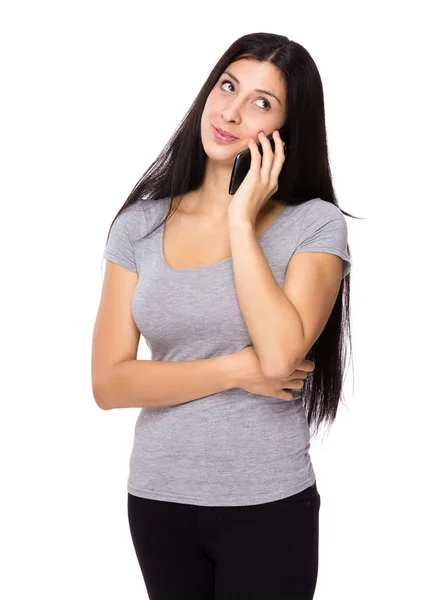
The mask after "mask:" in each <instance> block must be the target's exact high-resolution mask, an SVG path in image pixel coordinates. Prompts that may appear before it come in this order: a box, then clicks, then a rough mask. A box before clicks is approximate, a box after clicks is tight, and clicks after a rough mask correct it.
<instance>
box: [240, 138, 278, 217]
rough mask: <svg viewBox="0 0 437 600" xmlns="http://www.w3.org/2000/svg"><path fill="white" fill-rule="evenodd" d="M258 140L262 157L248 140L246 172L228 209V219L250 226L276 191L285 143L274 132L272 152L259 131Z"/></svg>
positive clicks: (253, 143) (254, 143)
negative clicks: (248, 166) (248, 155)
mask: <svg viewBox="0 0 437 600" xmlns="http://www.w3.org/2000/svg"><path fill="white" fill-rule="evenodd" d="M258 137H259V140H260V142H261V144H262V149H263V155H262V156H261V154H260V152H259V150H258V147H257V145H256V142H255V141H254V140H253V139H252V138H251V139H250V141H249V148H250V154H251V161H250V169H249V171H248V172H247V175H246V177H245V178H244V179H243V181H242V182H241V184H240V186H239V187H238V190H237V191H236V192H235V194H234V196H233V197H232V200H231V202H230V204H229V208H228V216H229V219H228V220H231V219H236V220H239V221H241V220H243V221H244V220H245V221H249V222H250V223H251V224H252V225H253V226H254V227H255V223H256V217H257V215H258V213H259V211H260V210H261V208H262V207H263V206H264V204H265V203H266V202H267V200H268V199H269V198H271V197H272V196H273V194H275V193H276V192H277V191H278V177H279V173H280V172H281V169H282V165H283V164H284V161H285V153H284V145H285V144H284V142H283V141H282V139H281V137H280V135H279V133H278V131H277V130H275V131H274V132H273V140H274V142H275V151H274V152H273V150H272V147H271V145H270V141H269V140H268V139H267V136H266V135H264V134H263V133H261V132H260V133H259V134H258ZM261 161H262V164H261Z"/></svg>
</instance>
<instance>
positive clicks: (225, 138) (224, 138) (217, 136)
mask: <svg viewBox="0 0 437 600" xmlns="http://www.w3.org/2000/svg"><path fill="white" fill-rule="evenodd" d="M212 130H213V133H214V137H215V139H216V140H217V141H218V142H222V143H228V144H229V142H234V141H235V140H238V138H236V137H232V136H225V135H223V134H221V133H220V132H219V131H218V129H216V128H215V127H214V125H213V126H212Z"/></svg>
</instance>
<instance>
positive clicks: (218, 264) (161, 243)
mask: <svg viewBox="0 0 437 600" xmlns="http://www.w3.org/2000/svg"><path fill="white" fill-rule="evenodd" d="M170 200H171V196H169V197H167V198H165V200H164V216H166V215H167V213H168V207H169V205H170ZM287 208H288V205H286V206H284V208H283V209H282V211H281V212H280V213H279V215H278V216H277V217H276V219H275V220H274V221H273V222H272V223H270V225H269V226H268V227H267V229H266V230H265V231H263V233H262V234H261V235H260V236H259V238H258V241H259V242H261V240H262V239H263V238H264V237H265V236H266V235H267V234H268V233H269V232H270V231H271V230H272V229H273V228H274V226H275V225H276V224H277V223H278V221H280V219H281V217H282V216H283V214H284V213H285V212H286V210H287ZM164 226H165V223H163V224H162V225H161V226H160V227H159V235H158V236H157V242H158V246H159V253H158V254H159V257H160V260H161V263H162V264H163V265H164V267H165V268H166V269H167V271H170V272H171V273H187V272H188V273H189V272H193V271H200V270H201V269H203V270H204V269H208V268H214V267H216V268H217V267H221V266H222V265H225V266H226V265H227V264H228V263H229V262H231V261H232V256H228V258H224V259H223V260H219V261H218V262H215V263H208V264H207V265H199V266H198V267H189V268H187V269H173V267H171V266H170V265H169V264H168V262H167V261H166V259H165V256H164V249H163V246H164Z"/></svg>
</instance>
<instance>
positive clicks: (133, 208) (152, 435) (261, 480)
mask: <svg viewBox="0 0 437 600" xmlns="http://www.w3.org/2000/svg"><path fill="white" fill-rule="evenodd" d="M169 203H170V197H167V198H161V199H158V200H150V199H148V200H140V201H139V202H137V203H135V204H133V205H130V206H129V207H128V208H127V209H125V211H124V212H122V213H121V214H120V215H119V216H118V217H117V219H116V220H115V222H114V225H113V227H112V230H111V233H110V238H109V240H108V244H107V246H106V248H105V253H104V257H105V258H106V259H108V260H110V261H112V262H115V263H117V264H119V265H121V266H123V267H125V268H127V269H129V270H131V271H134V272H135V273H138V275H139V280H138V284H137V286H136V288H135V290H134V293H133V299H132V314H133V318H134V321H135V323H136V325H137V327H138V329H139V331H140V332H141V334H142V335H143V336H144V339H145V340H146V343H147V345H148V346H149V348H150V350H151V359H152V360H161V361H188V360H200V359H206V358H211V357H215V356H221V355H223V354H231V353H233V352H237V351H238V350H241V349H242V348H245V347H246V346H249V345H252V341H251V339H250V337H249V333H248V330H247V328H246V324H245V322H244V320H243V317H242V314H241V312H240V308H239V304H238V299H237V295H236V290H235V281H234V273H233V268H232V264H233V263H232V258H228V259H225V260H222V261H220V262H217V263H213V264H208V265H204V266H200V267H194V268H191V269H177V270H176V269H173V268H171V267H170V266H169V265H168V264H167V262H166V261H165V259H164V256H163V252H162V239H163V229H164V226H163V225H161V226H160V227H159V228H158V229H157V230H156V231H154V232H153V233H152V234H151V235H149V236H148V237H146V238H145V239H142V240H141V239H140V238H141V237H142V236H143V235H144V234H145V233H146V232H148V231H151V230H152V229H153V228H154V227H155V226H156V225H157V224H158V223H160V222H161V221H162V219H163V218H164V216H165V214H166V211H167V208H168V207H169ZM260 244H261V247H262V250H263V252H264V255H265V256H266V259H267V261H268V263H269V265H270V268H271V270H272V272H273V275H274V277H275V279H276V281H277V282H278V284H279V285H280V287H281V288H282V287H283V284H284V279H285V274H286V268H287V265H288V262H289V260H290V258H291V257H292V256H293V254H297V253H298V252H308V251H314V252H329V253H332V254H336V255H338V256H340V257H341V258H342V259H343V277H344V276H345V275H346V273H348V272H349V270H350V268H351V257H350V256H349V254H348V251H347V247H346V245H347V224H346V220H345V217H344V215H343V214H342V212H341V211H340V210H339V209H338V208H337V207H336V206H335V205H333V204H331V203H329V202H325V201H324V200H321V199H320V198H314V199H312V200H308V201H306V202H305V203H303V204H301V205H299V206H287V207H286V208H285V210H284V211H283V212H282V213H281V214H280V215H279V216H278V217H277V218H276V220H275V221H273V223H272V224H271V225H270V226H269V227H268V229H267V230H266V231H265V232H264V233H263V234H262V235H261V237H260ZM260 318H262V315H260ZM294 393H295V395H296V398H297V399H295V400H280V399H278V398H273V397H272V398H269V397H267V396H261V395H258V394H251V393H249V392H246V391H245V390H243V389H240V388H233V389H231V390H228V391H224V392H217V393H215V394H211V395H210V396H205V397H203V398H199V399H196V400H192V401H190V402H185V403H183V404H177V405H174V406H162V407H151V408H142V409H141V410H140V413H139V415H138V418H137V421H136V424H135V430H134V442H133V448H132V453H131V456H130V463H129V467H130V472H129V478H128V482H127V489H128V491H129V492H130V493H131V494H133V495H134V496H139V497H142V498H151V499H154V500H165V501H169V502H179V503H182V504H194V505H198V506H244V505H254V504H261V503H264V502H272V501H274V500H279V499H281V498H285V497H287V496H290V495H292V494H297V493H298V492H300V491H302V490H304V489H305V488H307V487H309V486H311V485H312V484H313V483H314V482H315V480H316V476H315V473H314V470H313V466H312V463H311V458H310V455H309V449H310V432H309V428H308V424H307V420H306V417H305V413H304V408H303V404H302V397H301V392H300V391H299V390H294Z"/></svg>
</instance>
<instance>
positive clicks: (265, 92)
mask: <svg viewBox="0 0 437 600" xmlns="http://www.w3.org/2000/svg"><path fill="white" fill-rule="evenodd" d="M223 73H226V74H227V75H229V77H231V78H232V79H233V80H234V81H235V83H238V84H239V83H240V82H239V81H238V79H237V78H236V77H235V75H232V73H229V71H223ZM255 92H261V94H267V95H268V96H272V98H275V100H277V101H278V102H279V104H281V101H280V100H279V98H277V97H276V96H275V94H272V92H269V91H268V90H258V89H257V90H255Z"/></svg>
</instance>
